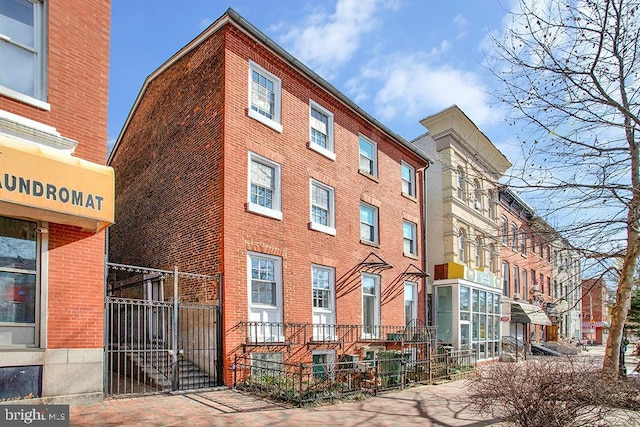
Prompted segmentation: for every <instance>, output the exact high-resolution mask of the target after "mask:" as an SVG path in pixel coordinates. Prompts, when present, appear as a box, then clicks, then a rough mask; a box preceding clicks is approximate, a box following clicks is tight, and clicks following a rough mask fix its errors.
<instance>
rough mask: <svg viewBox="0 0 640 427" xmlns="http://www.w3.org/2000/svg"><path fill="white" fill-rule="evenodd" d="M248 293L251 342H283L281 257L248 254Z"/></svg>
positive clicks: (254, 253)
mask: <svg viewBox="0 0 640 427" xmlns="http://www.w3.org/2000/svg"><path fill="white" fill-rule="evenodd" d="M247 276H248V277H247V279H248V286H247V288H248V289H247V293H248V296H247V298H248V302H249V304H248V305H249V321H250V322H255V323H254V324H253V325H252V326H251V327H250V331H249V338H250V340H251V342H282V341H284V328H283V325H282V313H283V296H282V258H280V257H278V256H273V255H267V254H263V253H258V252H248V253H247Z"/></svg>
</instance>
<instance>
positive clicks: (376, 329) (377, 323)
mask: <svg viewBox="0 0 640 427" xmlns="http://www.w3.org/2000/svg"><path fill="white" fill-rule="evenodd" d="M365 277H370V278H373V280H374V285H375V297H376V305H375V312H374V314H373V317H374V319H373V320H374V324H373V325H371V326H372V327H373V331H374V332H373V333H371V334H367V333H365V332H364V327H365V324H364V295H365V294H364V286H363V281H364V280H363V279H364V278H365ZM380 281H381V277H380V276H379V275H378V274H372V273H361V276H360V310H361V312H360V319H361V320H362V336H363V338H379V336H380V326H381V323H380V311H381V309H380V304H381V301H380V300H381V298H382V296H381V294H380V289H381V285H380Z"/></svg>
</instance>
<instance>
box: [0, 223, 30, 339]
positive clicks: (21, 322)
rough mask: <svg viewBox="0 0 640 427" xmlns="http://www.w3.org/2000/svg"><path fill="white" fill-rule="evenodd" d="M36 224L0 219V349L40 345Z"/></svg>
mask: <svg viewBox="0 0 640 427" xmlns="http://www.w3.org/2000/svg"><path fill="white" fill-rule="evenodd" d="M36 226H37V225H36V223H35V222H30V221H23V220H19V219H14V218H6V217H0V331H2V332H3V334H0V338H2V339H0V345H11V346H26V347H34V346H37V345H38V342H39V329H38V323H39V320H40V312H39V305H40V283H39V282H40V281H39V262H40V256H39V255H40V239H39V238H38V234H37V233H36Z"/></svg>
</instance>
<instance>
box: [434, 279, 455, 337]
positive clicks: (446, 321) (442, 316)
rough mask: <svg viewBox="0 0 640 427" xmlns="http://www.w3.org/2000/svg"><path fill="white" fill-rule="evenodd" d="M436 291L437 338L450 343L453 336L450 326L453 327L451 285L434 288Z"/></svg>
mask: <svg viewBox="0 0 640 427" xmlns="http://www.w3.org/2000/svg"><path fill="white" fill-rule="evenodd" d="M436 293H437V296H436V298H437V302H438V308H437V310H438V311H437V325H438V340H439V341H440V342H443V343H449V344H451V343H452V342H453V339H452V338H453V336H452V333H451V328H452V327H453V313H452V307H453V298H452V289H451V286H441V287H438V288H436Z"/></svg>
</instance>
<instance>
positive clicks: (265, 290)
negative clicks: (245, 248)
mask: <svg viewBox="0 0 640 427" xmlns="http://www.w3.org/2000/svg"><path fill="white" fill-rule="evenodd" d="M276 261H277V260H276V259H274V258H272V257H265V256H258V255H250V263H251V292H250V295H251V300H250V301H251V305H266V306H270V307H277V306H278V304H279V298H278V295H277V294H278V291H277V290H278V276H279V274H277V269H276V267H277V266H276Z"/></svg>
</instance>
